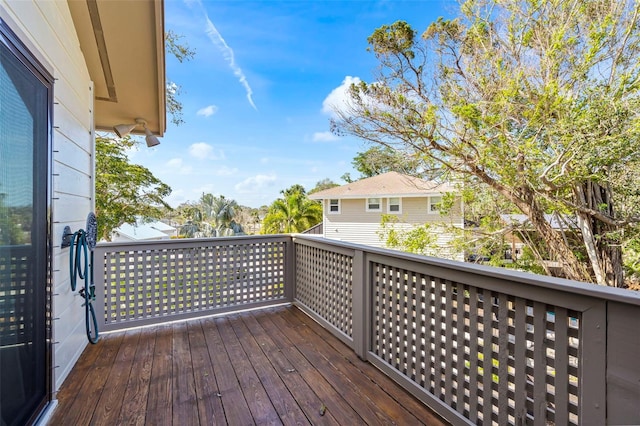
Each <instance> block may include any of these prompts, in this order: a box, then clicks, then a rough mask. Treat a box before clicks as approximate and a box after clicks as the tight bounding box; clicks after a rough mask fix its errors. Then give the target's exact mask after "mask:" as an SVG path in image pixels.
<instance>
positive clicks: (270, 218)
mask: <svg viewBox="0 0 640 426" xmlns="http://www.w3.org/2000/svg"><path fill="white" fill-rule="evenodd" d="M283 194H284V195H285V198H279V199H277V200H275V201H274V202H273V204H271V207H270V208H269V213H268V214H267V216H266V217H265V218H264V222H263V226H262V233H263V234H279V233H295V232H302V231H304V230H306V229H309V228H311V227H312V226H314V225H316V224H318V223H320V222H321V221H322V206H321V205H320V203H318V202H316V201H312V200H310V199H308V198H307V196H306V195H305V194H304V193H303V192H301V191H283Z"/></svg>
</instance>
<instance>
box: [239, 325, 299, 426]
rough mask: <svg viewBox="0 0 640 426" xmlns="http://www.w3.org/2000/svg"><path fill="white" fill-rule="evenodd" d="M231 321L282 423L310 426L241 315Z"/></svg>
mask: <svg viewBox="0 0 640 426" xmlns="http://www.w3.org/2000/svg"><path fill="white" fill-rule="evenodd" d="M229 319H230V321H229V322H230V324H231V327H233V331H234V332H235V333H236V335H237V336H238V341H239V342H240V344H241V345H242V348H243V349H244V351H245V353H246V354H247V356H248V357H249V362H250V363H251V365H252V366H253V369H254V370H255V372H256V375H257V377H258V379H259V380H260V382H261V383H262V385H263V386H264V388H265V389H268V390H269V392H268V393H269V398H270V400H271V403H272V404H273V407H274V408H275V410H276V412H277V413H278V416H279V417H280V420H281V421H282V423H283V424H284V425H285V426H286V425H305V424H310V423H309V420H307V417H306V416H305V414H304V412H303V411H302V409H301V408H300V406H299V405H298V404H297V403H296V400H295V399H294V398H293V395H292V394H291V393H290V392H289V390H288V389H287V387H286V385H285V384H284V382H283V381H282V379H281V378H280V376H279V375H278V372H277V371H276V370H275V369H274V368H273V365H272V364H271V362H270V361H269V358H267V356H266V355H265V353H264V352H262V349H261V348H260V345H259V344H258V343H257V342H256V339H255V338H254V336H253V335H252V334H251V331H249V329H248V328H247V326H246V325H245V324H244V323H243V322H242V317H241V316H240V315H233V316H232V317H230V318H229Z"/></svg>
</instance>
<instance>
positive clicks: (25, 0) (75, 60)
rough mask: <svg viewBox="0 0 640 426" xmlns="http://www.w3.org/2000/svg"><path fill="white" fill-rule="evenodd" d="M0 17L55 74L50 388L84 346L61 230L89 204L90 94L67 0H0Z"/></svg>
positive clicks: (82, 216)
mask: <svg viewBox="0 0 640 426" xmlns="http://www.w3.org/2000/svg"><path fill="white" fill-rule="evenodd" d="M0 16H2V18H3V19H4V20H5V21H6V22H7V23H8V25H9V26H10V28H11V29H12V30H13V31H14V32H15V33H16V34H17V35H18V37H19V38H20V39H21V40H22V41H23V42H24V43H25V45H26V46H27V48H28V49H29V50H30V51H31V53H32V54H33V55H34V56H36V58H38V60H39V61H40V62H41V63H42V65H43V66H44V67H45V68H47V70H48V71H49V72H50V73H51V74H52V75H53V76H54V78H55V82H54V86H53V96H54V108H53V125H54V132H53V153H52V155H53V158H52V168H53V170H52V173H53V176H52V197H53V200H52V221H53V226H52V233H53V234H52V242H51V246H52V247H53V252H52V269H53V270H52V273H51V276H52V286H53V292H54V297H53V303H52V305H53V312H52V316H53V318H54V321H53V340H54V341H55V342H56V345H55V349H54V360H53V363H54V366H55V368H54V375H53V383H54V389H58V388H59V387H60V385H61V384H62V381H63V380H64V379H65V377H66V376H67V374H68V373H69V371H71V368H72V367H73V365H74V364H75V362H76V360H77V358H78V357H79V356H80V353H81V352H82V350H83V349H84V347H85V345H86V336H85V333H84V308H83V307H82V306H81V302H82V301H81V300H80V298H79V297H78V296H77V292H75V293H73V292H71V290H70V288H69V272H68V270H69V266H68V261H69V249H68V248H66V249H61V248H60V243H61V239H62V230H63V228H64V226H65V225H69V226H70V227H71V229H72V230H73V231H76V230H78V229H79V228H81V227H82V228H84V227H85V223H86V217H87V214H88V213H89V211H91V209H92V206H93V192H94V190H93V159H92V153H93V149H94V148H93V147H94V145H93V140H94V139H93V134H92V130H93V118H92V110H93V96H92V93H91V81H90V78H89V74H88V71H87V68H86V65H85V60H84V56H83V55H82V52H81V51H80V43H79V41H78V38H77V36H76V33H75V27H74V24H73V20H72V18H71V14H70V12H69V8H68V4H67V2H66V1H36V0H21V1H7V0H0Z"/></svg>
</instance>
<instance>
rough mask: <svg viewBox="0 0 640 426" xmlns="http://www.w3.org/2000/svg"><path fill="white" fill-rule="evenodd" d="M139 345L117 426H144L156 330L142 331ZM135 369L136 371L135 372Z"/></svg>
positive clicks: (153, 328) (147, 329)
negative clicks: (123, 425)
mask: <svg viewBox="0 0 640 426" xmlns="http://www.w3.org/2000/svg"><path fill="white" fill-rule="evenodd" d="M138 334H139V335H140V338H139V344H138V345H137V347H136V355H135V358H134V360H133V366H132V372H133V373H134V374H131V376H130V377H129V381H128V382H127V388H126V389H125V391H124V396H123V401H122V407H121V409H120V416H119V417H118V421H117V423H116V424H119V425H122V424H126V425H131V426H142V425H144V422H145V418H146V413H147V400H148V397H149V383H150V382H151V369H152V367H153V356H154V352H155V347H156V328H155V327H149V328H144V329H142V330H140V333H138ZM134 369H135V370H134Z"/></svg>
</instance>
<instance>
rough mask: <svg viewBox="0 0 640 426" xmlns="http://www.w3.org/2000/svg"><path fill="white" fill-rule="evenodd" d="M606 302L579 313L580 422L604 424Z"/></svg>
mask: <svg viewBox="0 0 640 426" xmlns="http://www.w3.org/2000/svg"><path fill="white" fill-rule="evenodd" d="M606 303H607V302H606V301H594V304H593V306H592V307H591V308H590V309H587V310H586V311H585V312H584V313H583V314H582V324H581V331H582V337H581V339H580V344H581V345H582V351H581V352H582V359H581V360H580V364H581V377H580V378H579V380H580V413H579V414H578V415H579V421H580V424H585V425H603V424H605V423H606V416H607V410H606V389H607V386H606V374H607V358H606V351H607V348H606V344H607V343H606V342H607V307H606Z"/></svg>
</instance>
